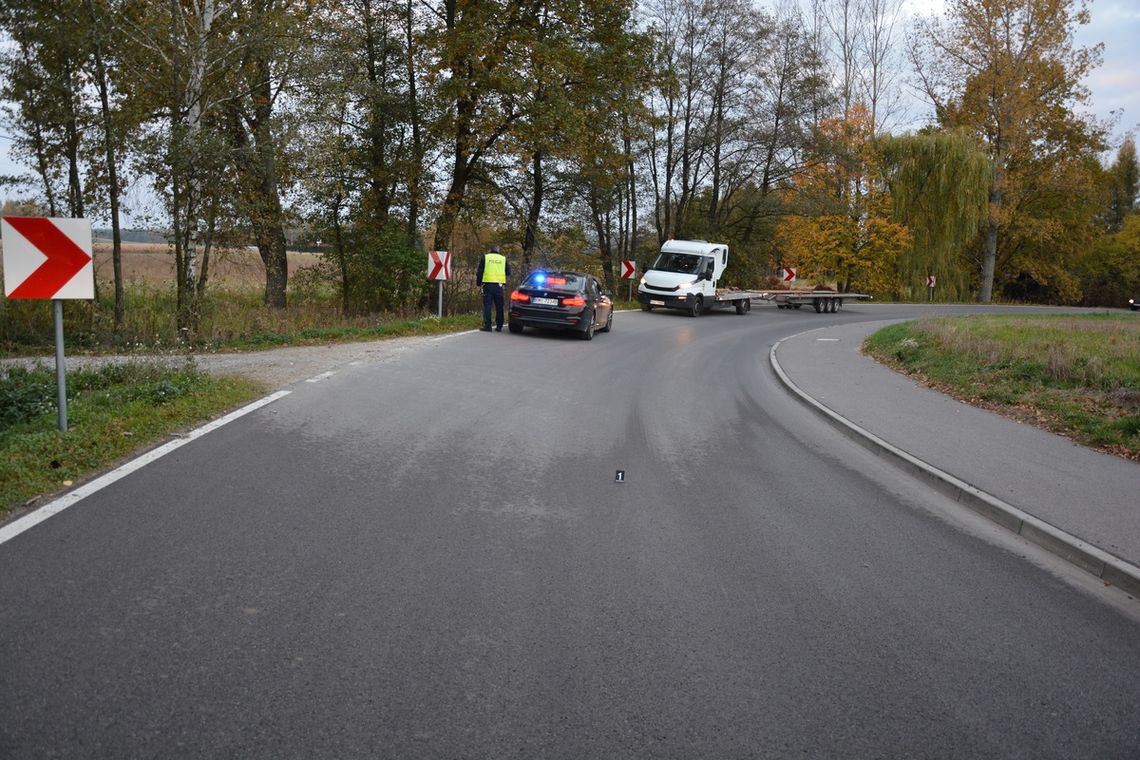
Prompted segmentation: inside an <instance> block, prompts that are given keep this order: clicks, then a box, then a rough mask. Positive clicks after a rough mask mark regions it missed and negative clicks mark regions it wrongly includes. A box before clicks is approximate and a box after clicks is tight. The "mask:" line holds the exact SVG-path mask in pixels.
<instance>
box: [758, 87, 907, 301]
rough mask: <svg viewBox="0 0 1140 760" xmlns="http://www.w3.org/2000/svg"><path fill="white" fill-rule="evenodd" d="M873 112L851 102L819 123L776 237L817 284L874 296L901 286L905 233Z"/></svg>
mask: <svg viewBox="0 0 1140 760" xmlns="http://www.w3.org/2000/svg"><path fill="white" fill-rule="evenodd" d="M873 129H874V128H873V125H872V122H871V117H870V113H869V112H868V111H867V109H866V108H865V107H863V106H862V105H859V104H856V105H855V106H853V107H852V109H851V111H850V112H848V114H847V116H846V117H845V118H842V119H826V120H824V122H823V124H822V125H821V140H820V142H819V144H818V148H817V150H818V153H817V155H816V156H815V160H814V161H813V162H812V163H811V165H810V166H809V168H808V169H807V170H805V171H804V172H803V173H802V174H801V175H799V176H798V177H797V178H796V181H795V184H794V186H793V188H792V189H791V190H789V191H788V193H787V196H788V200H789V211H790V212H791V213H789V215H788V217H787V218H786V219H784V220H783V221H782V222H781V223H780V227H779V232H778V239H779V242H780V245H781V246H782V247H783V249H784V251H785V253H786V255H787V256H788V257H789V259H790V261H791V262H792V263H794V264H795V265H796V266H798V267H799V268H800V269H801V271H802V273H803V274H804V276H805V278H807V279H813V280H815V281H816V282H817V284H825V283H827V284H830V283H831V282H834V283H835V286H836V288H837V289H838V290H839V291H841V292H843V291H849V290H851V289H852V288H853V287H856V286H858V287H861V288H868V289H870V290H871V291H872V292H874V293H891V294H893V293H895V292H897V289H898V280H899V269H898V268H899V258H900V257H901V256H903V255H904V254H905V252H906V251H907V250H909V248H910V245H911V234H910V231H909V230H908V229H907V228H906V227H905V226H903V225H902V224H899V223H898V222H896V221H894V220H893V219H892V218H891V217H892V210H893V202H894V199H893V198H892V196H891V193H890V189H889V186H888V184H887V181H886V176H885V174H884V172H883V167H882V161H881V158H880V156H879V153H878V151H877V149H876V146H875V143H874V139H873V138H874V134H873Z"/></svg>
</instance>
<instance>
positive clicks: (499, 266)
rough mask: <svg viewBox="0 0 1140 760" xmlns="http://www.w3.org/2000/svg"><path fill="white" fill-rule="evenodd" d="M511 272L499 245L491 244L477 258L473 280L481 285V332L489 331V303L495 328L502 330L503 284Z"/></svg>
mask: <svg viewBox="0 0 1140 760" xmlns="http://www.w3.org/2000/svg"><path fill="white" fill-rule="evenodd" d="M510 273H511V265H510V264H508V263H507V257H506V256H504V255H503V254H501V253H499V246H497V245H493V246H491V252H490V253H485V254H483V258H481V259H479V268H478V269H476V270H475V281H476V282H478V283H479V284H480V285H482V286H483V326H482V327H480V328H479V329H480V330H482V331H483V332H491V304H494V305H495V329H496V330H497V331H499V332H502V331H503V286H504V285H505V284H506V282H507V276H508V275H510Z"/></svg>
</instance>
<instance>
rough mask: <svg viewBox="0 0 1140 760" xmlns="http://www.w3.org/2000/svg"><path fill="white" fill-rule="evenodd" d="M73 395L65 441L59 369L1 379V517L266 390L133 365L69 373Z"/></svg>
mask: <svg viewBox="0 0 1140 760" xmlns="http://www.w3.org/2000/svg"><path fill="white" fill-rule="evenodd" d="M67 391H68V427H69V430H68V432H66V433H61V432H60V431H59V429H58V420H57V411H56V384H55V372H54V370H53V369H49V368H46V367H44V368H35V369H30V370H29V369H24V368H20V367H11V368H8V369H7V370H5V371H4V372H3V374H0V494H2V497H0V517H3V516H4V515H5V514H6V513H7V512H8V511H9V510H11V509H12V508H14V507H18V506H20V505H24V504H27V503H28V502H29V500H33V499H35V498H36V497H38V496H40V495H44V494H51V493H54V492H56V491H59V490H61V489H65V488H68V487H70V486H71V485H73V484H74V483H76V482H78V481H80V480H83V479H85V478H87V477H89V476H91V475H92V474H94V473H96V472H98V471H99V470H101V469H103V468H105V467H107V466H108V465H110V464H112V463H113V462H115V461H116V460H118V459H121V458H123V457H126V456H128V455H129V454H131V453H133V452H134V451H136V450H137V449H139V448H141V447H143V446H146V445H148V444H149V443H152V442H154V441H156V440H158V439H161V438H162V437H164V436H167V435H169V434H171V433H173V432H175V431H177V430H180V429H182V428H185V427H187V426H190V425H193V424H195V423H197V422H201V421H203V420H206V419H209V418H211V417H214V416H216V415H217V414H218V413H220V412H222V411H225V410H227V409H230V408H232V407H234V406H236V405H238V404H241V403H243V402H245V401H248V400H250V399H252V398H255V397H256V396H258V395H259V394H260V393H262V392H263V389H262V388H261V387H259V386H258V385H256V384H255V383H252V382H250V381H248V380H245V379H241V378H233V377H213V376H210V375H207V374H206V373H204V372H201V371H200V370H198V369H197V368H196V367H194V366H193V365H192V364H187V365H186V366H183V367H181V368H175V369H171V368H168V367H162V366H159V365H156V364H146V363H134V362H132V363H128V364H117V365H112V366H107V367H102V368H100V369H97V370H77V371H73V372H69V373H68V375H67Z"/></svg>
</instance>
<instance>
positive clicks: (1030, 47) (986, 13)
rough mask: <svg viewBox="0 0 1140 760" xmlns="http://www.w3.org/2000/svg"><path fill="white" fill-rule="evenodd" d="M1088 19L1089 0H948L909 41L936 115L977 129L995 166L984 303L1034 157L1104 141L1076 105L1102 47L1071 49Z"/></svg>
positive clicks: (984, 259)
mask: <svg viewBox="0 0 1140 760" xmlns="http://www.w3.org/2000/svg"><path fill="white" fill-rule="evenodd" d="M1088 20H1089V14H1088V0H951V1H950V3H949V5H948V8H947V11H946V17H945V21H944V22H942V21H939V20H937V19H935V18H927V19H925V20H923V21H921V22H920V24H919V25H918V27H917V32H916V34H915V35H914V36H913V37H912V38H911V41H910V51H909V52H910V56H911V59H912V61H913V62H914V64H915V66H916V68H917V71H918V74H919V78H920V81H921V84H922V87H923V90H924V91H925V94H926V96H927V97H928V98H929V100H930V101H931V102H932V103H933V105H934V109H935V116H936V118H937V119H938V121H939V122H940V123H941V124H942V125H943V126H945V127H948V128H954V127H959V126H960V127H965V128H967V129H969V130H971V131H972V132H973V133H974V134H977V135H978V136H979V137H980V138H981V139H982V140H983V141H984V144H985V146H986V151H987V153H988V155H989V157H990V160H991V162H992V164H993V173H992V180H991V186H990V190H989V213H988V220H987V224H986V229H985V237H984V240H983V249H982V262H981V288H980V293H979V300H981V301H982V302H983V303H988V302H989V301H990V300H991V299H992V295H993V289H994V278H995V269H996V265H997V262H998V255H999V245H1000V244H1001V240H1000V238H1001V237H1002V236H1003V235H1004V234H1005V233H1006V232H1007V231H1008V230H1009V228H1010V225H1011V223H1012V222H1013V220H1014V215H1015V214H1016V212H1017V209H1018V206H1019V204H1020V200H1021V198H1022V196H1023V195H1024V194H1025V193H1027V192H1030V188H1031V186H1032V185H1033V184H1034V182H1035V181H1036V179H1037V178H1038V177H1040V174H1039V173H1038V174H1037V175H1036V176H1035V175H1033V174H1031V173H1030V172H1039V170H1040V168H1041V167H1040V166H1039V165H1036V164H1035V162H1034V161H1033V160H1032V159H1033V158H1034V157H1035V156H1038V157H1041V156H1044V157H1059V156H1064V155H1066V154H1068V155H1073V154H1079V153H1083V152H1084V149H1085V148H1086V147H1088V146H1093V147H1097V148H1099V146H1100V144H1101V141H1102V134H1101V130H1100V129H1099V128H1098V127H1096V126H1095V125H1092V124H1089V123H1088V122H1086V121H1085V120H1084V119H1082V118H1081V117H1080V116H1078V115H1077V114H1076V113H1074V111H1073V110H1072V109H1073V106H1074V105H1075V104H1079V103H1083V102H1085V101H1086V100H1087V91H1086V90H1085V89H1084V87H1083V86H1082V85H1081V81H1082V80H1083V79H1084V77H1085V76H1086V75H1087V74H1088V73H1089V71H1091V70H1092V68H1093V67H1094V66H1096V65H1097V64H1098V63H1099V58H1100V51H1101V46H1097V47H1095V48H1092V49H1088V48H1075V47H1074V46H1073V31H1074V29H1075V28H1076V27H1077V26H1079V25H1083V24H1086V23H1088Z"/></svg>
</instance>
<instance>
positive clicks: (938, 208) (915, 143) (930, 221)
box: [878, 130, 991, 300]
mask: <svg viewBox="0 0 1140 760" xmlns="http://www.w3.org/2000/svg"><path fill="white" fill-rule="evenodd" d="M878 148H879V151H880V152H881V154H882V156H883V168H884V174H885V177H886V179H887V184H888V186H889V188H890V191H891V196H892V197H893V198H894V218H895V219H896V220H897V221H899V222H901V223H902V224H905V225H906V226H907V228H908V229H910V230H911V234H912V236H913V241H914V244H913V246H912V248H911V250H910V251H907V252H905V253H903V255H901V256H900V257H899V276H900V281H899V288H900V289H899V291H898V292H897V293H896V294H895V295H898V296H901V297H904V298H915V297H916V296H917V295H918V294H919V293H920V292H921V291H922V289H923V288H925V285H926V282H925V280H926V277H927V276H929V275H935V276H937V278H938V289H939V293H940V294H943V296H944V297H946V298H947V299H950V300H955V299H961V298H964V297H966V296H967V294H968V293H971V292H972V291H973V286H974V281H975V278H976V273H975V272H973V271H972V267H970V266H967V264H968V263H969V261H968V259H967V258H966V256H965V255H964V252H965V250H966V249H967V247H968V246H969V245H970V244H971V243H973V242H974V241H975V240H976V239H977V237H978V233H979V232H980V230H981V228H982V224H983V222H984V221H985V219H986V205H987V193H988V191H989V187H990V171H991V165H990V161H989V159H988V157H987V156H986V154H985V152H984V151H983V150H982V149H981V147H980V146H979V145H978V142H977V140H976V138H974V137H973V136H972V135H970V134H969V133H968V132H966V131H965V130H958V131H941V130H939V131H927V132H922V133H919V134H917V135H902V136H898V137H893V136H886V137H883V138H880V140H879V145H878Z"/></svg>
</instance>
